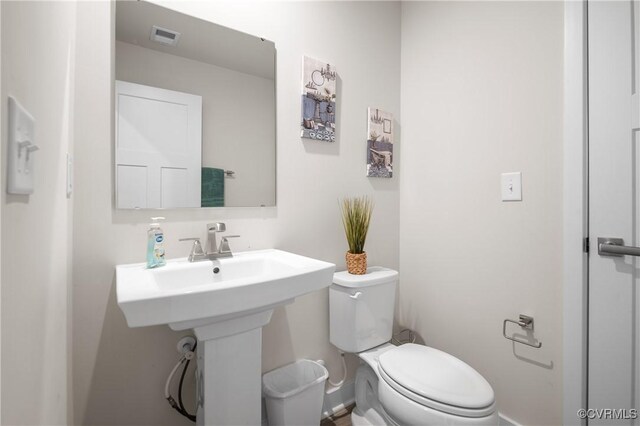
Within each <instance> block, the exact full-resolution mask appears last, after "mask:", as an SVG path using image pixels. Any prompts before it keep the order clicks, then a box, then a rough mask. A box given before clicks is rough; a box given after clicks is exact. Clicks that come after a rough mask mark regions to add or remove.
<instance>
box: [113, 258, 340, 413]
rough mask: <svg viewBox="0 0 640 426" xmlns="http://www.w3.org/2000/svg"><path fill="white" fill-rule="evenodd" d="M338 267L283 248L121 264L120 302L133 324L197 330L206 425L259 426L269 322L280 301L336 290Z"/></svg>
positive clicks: (200, 408)
mask: <svg viewBox="0 0 640 426" xmlns="http://www.w3.org/2000/svg"><path fill="white" fill-rule="evenodd" d="M335 268H336V265H334V264H332V263H327V262H323V261H321V260H316V259H311V258H309V257H304V256H299V255H297V254H293V253H288V252H285V251H282V250H275V249H266V250H256V251H249V252H244V253H235V254H234V255H233V257H225V258H220V259H217V260H215V261H211V260H209V261H202V262H189V261H188V260H187V259H174V260H168V261H167V264H166V266H164V267H162V268H154V269H149V268H147V265H146V263H136V264H131V265H118V266H116V284H117V295H118V306H120V308H121V309H122V312H124V315H125V317H126V318H127V324H129V327H144V326H149V325H158V324H168V325H169V327H171V329H173V330H177V331H181V330H191V329H193V331H194V332H195V335H196V338H197V339H198V350H197V351H198V353H197V364H198V365H197V368H198V370H197V371H198V373H197V375H196V377H197V389H198V390H197V400H198V408H197V413H196V418H197V424H198V425H200V426H201V425H205V426H229V425H234V426H235V425H259V424H260V423H261V420H262V418H261V407H262V401H261V397H262V327H263V326H264V325H266V324H268V323H269V321H270V320H271V314H272V313H273V310H274V308H276V307H277V306H282V305H286V304H288V303H292V302H293V301H294V300H295V298H296V297H298V296H302V295H304V294H308V293H311V292H313V291H317V290H320V289H322V288H326V287H328V286H329V285H330V284H331V281H332V277H333V272H334V271H335Z"/></svg>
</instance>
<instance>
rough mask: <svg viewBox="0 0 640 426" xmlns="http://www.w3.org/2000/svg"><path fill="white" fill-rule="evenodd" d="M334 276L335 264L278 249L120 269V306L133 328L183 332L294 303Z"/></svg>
mask: <svg viewBox="0 0 640 426" xmlns="http://www.w3.org/2000/svg"><path fill="white" fill-rule="evenodd" d="M214 270H217V271H218V272H214ZM334 270H335V265H334V264H332V263H327V262H323V261H320V260H316V259H311V258H308V257H304V256H299V255H297V254H293V253H288V252H286V251H282V250H275V249H269V250H257V251H248V252H241V253H235V254H234V255H233V257H229V258H221V259H216V260H205V261H200V262H193V263H190V262H188V261H187V260H186V258H185V259H175V260H169V261H167V265H166V266H163V267H161V268H157V269H147V267H146V264H144V263H137V264H130V265H118V266H117V267H116V282H117V295H118V305H119V306H120V308H121V309H122V311H123V312H124V315H125V317H126V319H127V324H128V325H129V327H142V326H148V325H158V324H169V326H170V327H171V328H172V329H174V330H183V329H187V328H193V327H196V326H198V325H199V324H206V323H209V324H210V323H214V322H217V321H221V320H227V319H229V318H233V317H236V316H241V315H246V314H247V313H251V312H255V311H258V310H260V309H264V308H270V307H271V308H272V307H274V306H277V305H279V304H284V303H290V302H292V301H293V299H295V298H296V297H297V296H301V295H303V294H306V293H310V292H312V291H315V290H319V289H321V288H324V287H328V286H329V285H330V284H331V281H332V278H333V272H334Z"/></svg>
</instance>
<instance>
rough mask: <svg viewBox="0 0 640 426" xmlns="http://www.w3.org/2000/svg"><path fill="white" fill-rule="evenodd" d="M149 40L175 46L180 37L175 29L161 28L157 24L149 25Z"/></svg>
mask: <svg viewBox="0 0 640 426" xmlns="http://www.w3.org/2000/svg"><path fill="white" fill-rule="evenodd" d="M150 38H151V40H153V41H157V42H158V43H162V44H167V45H169V46H175V45H176V44H178V39H180V33H179V32H177V31H173V30H169V29H167V28H162V27H159V26H157V25H154V26H153V27H151V37H150Z"/></svg>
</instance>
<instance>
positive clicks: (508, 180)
mask: <svg viewBox="0 0 640 426" xmlns="http://www.w3.org/2000/svg"><path fill="white" fill-rule="evenodd" d="M500 187H501V189H502V201H522V173H521V172H513V173H503V174H502V175H501V178H500Z"/></svg>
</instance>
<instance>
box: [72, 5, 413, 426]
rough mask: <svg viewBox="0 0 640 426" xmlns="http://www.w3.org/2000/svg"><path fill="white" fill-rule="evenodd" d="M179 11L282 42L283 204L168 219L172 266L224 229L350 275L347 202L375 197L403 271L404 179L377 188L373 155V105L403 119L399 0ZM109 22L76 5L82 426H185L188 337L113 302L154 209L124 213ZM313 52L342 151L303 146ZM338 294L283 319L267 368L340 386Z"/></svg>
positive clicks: (77, 392)
mask: <svg viewBox="0 0 640 426" xmlns="http://www.w3.org/2000/svg"><path fill="white" fill-rule="evenodd" d="M172 7H175V8H176V9H179V10H180V11H182V12H185V13H189V14H192V15H194V16H197V17H200V18H203V19H209V20H211V21H213V22H216V23H218V24H222V25H227V26H230V27H232V28H235V29H238V30H241V31H245V32H249V33H252V34H255V35H259V36H262V37H265V38H267V39H270V40H273V41H274V42H275V43H276V48H277V106H278V111H277V113H278V114H277V132H278V133H277V135H278V146H277V162H278V168H277V190H278V193H277V196H278V205H277V207H275V208H242V209H240V208H238V209H233V208H225V209H213V210H181V211H172V210H170V211H165V212H163V214H164V215H165V216H167V218H168V221H167V223H166V225H165V226H164V227H163V228H164V230H165V235H166V238H167V239H166V241H167V254H168V256H169V257H180V256H185V255H186V254H187V253H188V250H189V246H188V245H185V244H183V243H178V242H177V239H178V238H181V237H191V236H200V237H204V236H205V232H204V230H205V224H206V223H207V222H210V221H217V220H218V221H224V222H226V223H227V229H228V230H229V232H230V233H233V234H236V233H237V234H241V235H242V238H240V239H237V240H234V241H233V242H232V247H233V249H234V250H238V251H239V250H247V249H257V248H264V247H276V248H281V249H284V250H289V251H292V252H296V253H300V254H303V255H308V256H312V257H316V258H319V259H323V260H327V261H331V262H335V263H336V264H337V265H338V268H344V252H345V251H346V249H347V246H346V243H345V239H344V236H343V231H342V228H341V226H342V225H341V223H340V219H339V213H338V198H339V197H341V196H345V195H356V194H372V195H373V196H374V197H375V200H376V210H375V213H374V218H373V223H372V228H371V231H370V236H369V238H368V240H367V251H368V253H369V259H370V263H371V264H381V265H386V266H390V267H393V268H396V267H398V219H399V212H398V179H397V178H393V179H389V180H383V179H370V178H366V177H365V159H366V157H365V150H366V136H367V133H366V131H367V130H366V126H367V121H366V110H367V107H369V106H374V107H379V108H382V109H385V110H387V111H391V112H393V113H395V114H396V115H395V116H396V119H399V117H400V115H399V113H400V54H399V50H398V46H399V42H400V28H399V25H400V5H399V3H393V2H353V3H352V2H345V3H326V2H320V3H316V2H300V3H292V2H283V3H280V2H267V3H258V2H249V3H247V2H240V1H226V2H215V3H213V2H211V3H205V2H177V3H174V4H172ZM111 15H112V10H111V5H110V4H108V3H106V2H99V3H91V2H89V3H80V4H79V5H78V27H77V31H78V37H77V39H78V45H77V58H78V60H77V68H76V75H77V79H76V93H77V96H76V110H75V111H76V117H75V119H76V120H75V122H76V127H75V130H76V135H75V138H76V140H78V141H82V143H77V144H76V147H75V148H76V149H75V155H76V198H75V203H74V217H75V222H74V240H73V243H74V246H73V249H74V255H73V260H74V268H73V296H74V301H73V327H74V329H73V339H74V343H73V366H74V370H73V380H74V386H73V392H74V395H73V399H74V414H75V419H74V421H75V423H76V424H83V425H92V424H118V425H134V424H135V425H141V424H150V425H151V424H153V425H176V424H188V421H186V420H185V421H183V420H182V419H181V418H180V417H179V416H178V415H177V414H176V413H175V412H173V410H172V409H171V408H170V407H169V405H168V404H167V403H166V401H165V400H164V399H163V398H162V387H163V385H164V380H165V379H166V375H167V374H168V372H169V370H170V369H171V367H172V366H173V364H174V363H175V361H176V356H177V353H176V352H175V349H174V347H175V343H176V342H177V340H178V338H179V336H180V335H181V333H175V332H172V331H171V330H169V328H168V327H163V326H158V327H148V328H139V329H129V328H128V327H127V326H126V324H125V321H124V317H123V314H122V312H121V311H120V310H119V308H118V306H117V304H116V301H115V287H114V265H116V264H118V263H128V262H140V261H143V260H144V252H145V235H146V234H145V232H146V228H147V222H148V219H147V216H150V215H153V214H154V213H153V212H151V211H147V212H140V211H115V210H113V205H112V181H113V176H112V168H113V167H112V156H113V149H112V131H111V126H112V122H111V112H112V108H113V105H112V86H111V76H112V70H111V64H110V54H111V53H112V49H113V45H112V42H111V37H112V31H113V28H112V24H111V22H110V21H109V19H110V16H111ZM316 23H317V25H316ZM303 55H309V56H312V57H317V58H319V59H322V60H326V61H328V62H330V63H332V64H335V65H336V67H337V70H338V74H339V80H338V90H339V100H338V120H337V127H338V131H337V133H338V142H336V143H333V144H327V143H319V142H315V141H307V140H301V139H300V137H299V134H300V132H299V120H300V91H301V88H300V81H301V69H300V67H301V58H302V56H303ZM396 130H397V131H398V132H399V126H396ZM399 136H400V135H399V133H398V134H397V137H398V140H399ZM396 149H397V153H399V152H400V149H399V147H398V146H397V147H396ZM396 166H397V167H399V168H401V167H402V164H401V161H396ZM327 296H328V292H327V291H321V292H317V293H314V294H311V295H308V296H305V297H302V298H299V299H298V300H297V301H296V302H295V303H294V304H292V305H289V306H287V307H286V308H281V309H277V310H276V312H275V313H274V316H273V319H272V321H271V323H270V324H269V325H268V326H267V327H265V328H264V333H263V368H264V370H270V369H272V368H275V367H277V366H280V365H283V364H285V363H287V362H290V361H292V360H294V359H295V358H303V357H306V358H311V359H318V358H324V359H326V360H327V361H328V367H329V370H330V373H331V374H332V377H334V378H335V377H338V376H339V374H340V362H339V358H338V354H337V352H336V350H335V349H334V348H333V347H332V346H331V345H330V344H329V335H328V297H327ZM354 361H355V359H354V358H353V357H351V358H350V368H351V371H352V373H353V371H354V369H355V365H356V364H355V362H354Z"/></svg>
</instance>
